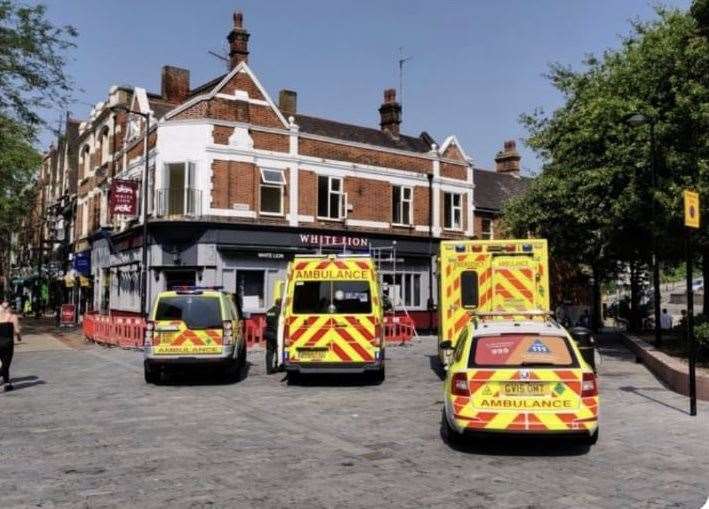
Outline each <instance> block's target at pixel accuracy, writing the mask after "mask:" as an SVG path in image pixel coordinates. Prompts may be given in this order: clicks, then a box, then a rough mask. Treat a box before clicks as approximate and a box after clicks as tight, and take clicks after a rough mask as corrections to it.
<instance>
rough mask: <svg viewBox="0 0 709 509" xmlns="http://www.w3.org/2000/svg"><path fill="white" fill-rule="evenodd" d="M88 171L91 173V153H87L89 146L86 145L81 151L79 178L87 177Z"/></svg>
mask: <svg viewBox="0 0 709 509" xmlns="http://www.w3.org/2000/svg"><path fill="white" fill-rule="evenodd" d="M89 173H91V154H90V153H89V146H88V145H86V146H85V147H84V150H83V151H82V160H81V178H84V177H88V176H89Z"/></svg>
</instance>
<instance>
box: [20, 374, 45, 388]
mask: <svg viewBox="0 0 709 509" xmlns="http://www.w3.org/2000/svg"><path fill="white" fill-rule="evenodd" d="M11 381H12V386H13V389H14V390H15V391H19V390H22V389H27V388H29V387H33V386H35V385H45V384H46V383H47V382H45V381H44V380H40V379H39V378H38V377H36V376H34V375H32V376H18V377H15V378H12V379H11Z"/></svg>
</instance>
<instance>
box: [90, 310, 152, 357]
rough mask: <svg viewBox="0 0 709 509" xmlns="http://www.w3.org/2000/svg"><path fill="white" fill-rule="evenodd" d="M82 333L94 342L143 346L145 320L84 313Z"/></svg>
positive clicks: (127, 346)
mask: <svg viewBox="0 0 709 509" xmlns="http://www.w3.org/2000/svg"><path fill="white" fill-rule="evenodd" d="M83 330H84V335H85V336H86V337H87V338H88V339H90V340H91V341H94V342H96V343H100V344H103V345H113V346H120V347H122V348H138V349H140V348H143V336H144V334H145V321H144V320H143V319H142V318H135V317H125V316H108V315H97V314H88V313H87V314H86V315H84V324H83Z"/></svg>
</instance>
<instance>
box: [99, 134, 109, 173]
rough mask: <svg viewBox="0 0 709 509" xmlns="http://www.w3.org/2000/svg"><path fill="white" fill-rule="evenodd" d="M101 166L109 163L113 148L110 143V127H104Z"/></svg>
mask: <svg viewBox="0 0 709 509" xmlns="http://www.w3.org/2000/svg"><path fill="white" fill-rule="evenodd" d="M100 143H101V164H102V165H103V164H105V163H107V162H108V159H109V157H110V155H111V147H110V146H109V143H108V127H104V128H103V130H102V131H101V141H100Z"/></svg>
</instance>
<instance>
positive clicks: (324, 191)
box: [318, 176, 347, 219]
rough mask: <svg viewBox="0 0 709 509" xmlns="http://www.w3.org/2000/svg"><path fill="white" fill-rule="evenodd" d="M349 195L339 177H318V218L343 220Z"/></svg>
mask: <svg viewBox="0 0 709 509" xmlns="http://www.w3.org/2000/svg"><path fill="white" fill-rule="evenodd" d="M346 204H347V194H346V193H344V192H343V190H342V179H341V178H339V177H324V176H319V177H318V217H321V218H323V219H343V218H344V217H345V215H346V214H345V207H346Z"/></svg>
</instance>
